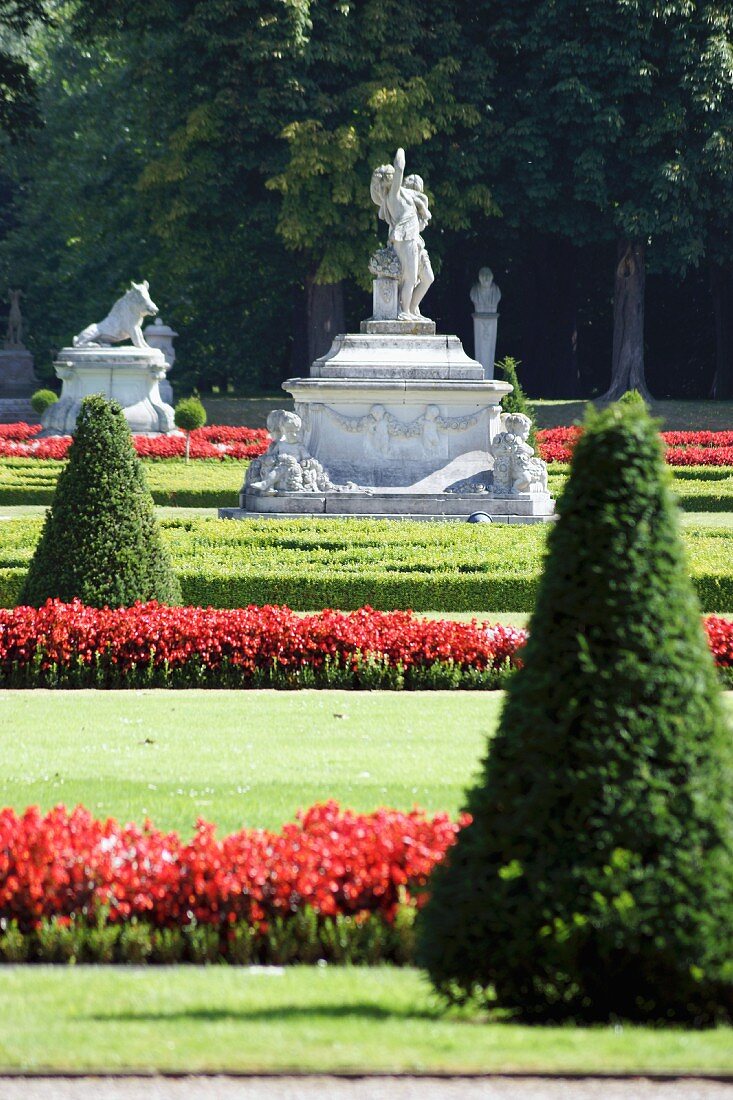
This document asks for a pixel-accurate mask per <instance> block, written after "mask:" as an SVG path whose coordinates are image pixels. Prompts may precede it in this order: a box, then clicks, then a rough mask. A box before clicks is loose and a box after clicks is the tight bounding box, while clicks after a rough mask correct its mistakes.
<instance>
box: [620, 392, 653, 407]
mask: <svg viewBox="0 0 733 1100" xmlns="http://www.w3.org/2000/svg"><path fill="white" fill-rule="evenodd" d="M618 403H619V405H641V406H643V407H644V408H646V407H647V405H646V401H645V400H644V398H643V397H642V395H641V394H640V393H639V391H638V390H627V391H626V393H624V394H622V396H621V397H619V399H618Z"/></svg>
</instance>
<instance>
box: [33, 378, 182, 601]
mask: <svg viewBox="0 0 733 1100" xmlns="http://www.w3.org/2000/svg"><path fill="white" fill-rule="evenodd" d="M180 595H181V594H180V587H179V584H178V581H177V579H176V577H175V574H174V573H173V570H172V568H171V565H170V561H169V559H168V554H167V551H166V550H165V549H164V547H163V543H162V541H161V538H160V532H159V530H158V524H157V521H156V519H155V512H154V507H153V501H152V498H151V496H150V493H149V492H148V488H147V484H146V481H145V473H144V471H143V467H142V464H141V462H140V460H139V458H138V457H137V455H136V454H135V450H134V448H133V445H132V437H131V435H130V431H129V428H128V427H127V422H126V420H125V418H124V416H123V415H122V409H121V408H120V406H119V405H118V404H117V403H116V402H108V401H105V399H104V398H103V397H101V396H100V395H94V396H93V397H87V398H85V399H84V401H83V402H82V407H81V412H80V413H79V419H78V422H77V426H76V434H75V437H74V442H73V444H72V446H71V449H70V451H69V461H68V464H67V466H66V468H65V469H64V470H62V472H61V474H60V475H59V479H58V483H57V486H56V492H55V494H54V499H53V503H52V505H51V508H50V509H49V512H48V515H47V516H46V521H45V524H44V527H43V531H42V533H41V539H40V541H39V543H38V546H37V547H36V551H35V554H34V556H33V558H32V560H31V564H30V568H29V570H28V573H27V575H26V578H25V583H24V586H23V589H22V591H21V594H20V601H19V602H20V603H23V604H31V605H33V606H40V605H41V604H42V603H44V602H45V601H46V600H47V599H49V598H53V597H58V598H59V599H62V600H72V599H74V598H75V597H77V598H79V599H80V600H83V601H84V603H86V604H90V605H92V606H94V607H102V606H103V605H104V604H109V605H110V606H113V607H121V606H125V605H128V604H132V603H134V602H135V601H136V600H159V601H160V602H161V603H178V602H180Z"/></svg>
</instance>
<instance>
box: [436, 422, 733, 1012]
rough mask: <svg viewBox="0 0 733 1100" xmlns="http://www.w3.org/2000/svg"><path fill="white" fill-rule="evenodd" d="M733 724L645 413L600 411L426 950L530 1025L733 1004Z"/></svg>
mask: <svg viewBox="0 0 733 1100" xmlns="http://www.w3.org/2000/svg"><path fill="white" fill-rule="evenodd" d="M731 740H732V738H731V732H730V730H729V729H728V728H727V727H726V723H725V721H724V719H723V717H722V711H721V700H720V692H719V688H718V685H717V681H716V678H715V672H714V668H713V663H712V659H711V656H710V654H709V652H708V649H707V646H706V644H705V640H704V637H703V632H702V628H701V621H700V610H699V607H698V604H697V600H696V598H695V595H694V592H693V589H692V585H691V582H690V580H689V578H688V573H687V569H686V565H685V561H684V555H683V551H682V548H681V542H680V538H679V535H678V531H677V520H676V508H675V506H674V504H673V503H672V501H671V498H670V492H669V488H668V479H667V471H666V469H665V468H664V464H663V459H662V453H661V445H660V442H659V439H658V436H657V433H656V429H655V424H654V422H653V421H652V420H650V418H649V416H648V415H647V413H646V410H645V409H644V407H643V406H639V405H638V404H637V403H633V402H629V403H626V404H625V405H623V406H621V405H616V406H612V407H610V408H609V409H607V410H606V411H605V412H603V413H595V414H592V415H591V416H590V417H589V419H588V421H587V423H586V432H585V434H584V436H583V437H582V438H581V439H580V441H579V442H578V444H577V447H576V449H575V455H574V458H573V464H572V470H571V474H570V478H569V480H568V484H567V487H566V489H565V492H564V494H563V496H562V499H561V501H560V520H559V522H558V524H557V526H556V527H555V528H554V529H553V530H552V532H551V533H550V538H549V553H548V557H547V562H546V566H545V572H544V576H543V579H542V582H541V585H540V590H539V594H538V599H537V606H536V609H535V612H534V615H533V617H532V620H531V624H530V638H529V643H528V645H527V647H526V650H525V652H524V667H523V668H522V669H521V670H520V671H519V672H517V673H516V675H515V676H514V677H513V679H512V681H511V684H510V687H509V691H508V695H507V699H506V702H505V705H504V710H503V713H502V718H501V722H500V726H499V730H498V732H497V735H496V737H495V738H494V740H493V741H492V742H491V743H490V746H489V749H488V753H487V756H486V759H485V761H484V764H483V773H482V776H481V780H480V782H479V783H478V785H477V786H476V787H475V788H474V789H473V791H471V793H470V795H469V797H468V806H467V809H468V810H469V812H470V813H471V814H472V815H473V824H471V825H470V826H469V827H468V828H466V829H465V830H464V831H463V832H462V833H461V834H460V836H459V838H458V841H457V844H456V846H455V848H453V849H451V851H450V853H449V856H448V859H447V861H446V863H445V864H444V865H443V866H441V867H439V868H438V869H437V871H436V873H435V875H434V877H433V879H432V881H431V884H430V889H431V898H430V900H429V901H428V903H427V906H426V908H425V910H424V912H423V914H422V916H421V920H420V924H419V929H418V933H419V940H418V943H419V959H420V962H421V963H422V965H423V966H425V967H426V968H427V970H428V973H429V975H430V978H431V979H432V981H433V983H434V985H435V986H436V987H437V989H438V990H439V991H440V992H441V993H442V994H444V995H445V996H446V997H448V998H449V999H451V1000H458V1001H460V1000H465V999H469V998H470V997H472V996H474V995H477V996H478V998H479V1000H481V1001H482V1002H483V1003H484V1004H490V1005H497V1006H501V1007H503V1008H506V1009H509V1010H510V1011H511V1012H512V1013H514V1014H515V1015H516V1016H517V1017H519V1018H522V1019H525V1020H552V1019H562V1018H575V1019H579V1020H589V1021H590V1020H609V1019H610V1018H613V1017H622V1018H629V1019H639V1020H662V1021H666V1020H678V1021H681V1022H695V1023H708V1022H712V1021H715V1020H720V1019H730V1018H731V1017H732V1016H733V819H732V816H731V814H732V805H731V795H732V792H733V774H732V770H731Z"/></svg>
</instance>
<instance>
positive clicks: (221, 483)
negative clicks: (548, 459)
mask: <svg viewBox="0 0 733 1100" xmlns="http://www.w3.org/2000/svg"><path fill="white" fill-rule="evenodd" d="M143 465H144V467H145V472H146V475H147V479H148V487H149V489H150V492H151V494H152V497H153V500H154V501H155V503H156V504H158V505H164V506H168V507H177V508H226V507H235V506H236V505H237V504H238V498H239V490H240V488H241V485H242V481H243V480H244V472H245V470H246V467H247V463H246V462H240V461H237V460H235V459H224V460H222V461H219V460H217V459H196V460H195V461H194V462H190V463H189V465H188V466H186V464H185V462H184V461H183V459H160V460H155V461H152V460H145V459H144V460H143ZM64 466H65V463H64V462H55V461H52V460H50V459H35V458H0V506H2V505H5V506H6V507H10V506H11V505H23V504H50V503H51V501H52V499H53V493H54V489H55V487H56V480H57V478H58V476H59V473H60V472H61V470H62V469H63V468H64ZM567 472H568V467H567V466H565V465H561V464H559V463H554V464H552V465H551V466H550V467H549V473H550V490H551V492H552V493H553V494H554V495H555V496H559V494H560V493H561V492H562V490H563V487H564V485H565V482H566V481H567ZM672 472H673V478H674V482H673V491H674V493H675V495H676V496H677V498H678V501H679V504H680V506H681V507H682V508H684V510H685V511H687V512H733V467H729V466H690V467H686V466H683V467H674V468H673V471H672Z"/></svg>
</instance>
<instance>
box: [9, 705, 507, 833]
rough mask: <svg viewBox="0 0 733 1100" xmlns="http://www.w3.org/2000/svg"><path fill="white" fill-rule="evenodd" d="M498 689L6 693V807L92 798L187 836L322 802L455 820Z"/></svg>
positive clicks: (95, 804)
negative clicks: (419, 810) (416, 810)
mask: <svg viewBox="0 0 733 1100" xmlns="http://www.w3.org/2000/svg"><path fill="white" fill-rule="evenodd" d="M500 705H501V694H500V693H498V692H491V693H484V692H470V693H469V692H460V693H455V692H422V693H419V694H418V693H416V694H412V693H394V694H392V693H389V692H371V693H369V692H344V691H320V692H316V691H302V692H293V693H290V692H274V691H243V692H236V691H179V692H166V691H110V692H94V691H0V718H1V719H2V728H3V729H4V730H5V731H6V735H5V736H4V737H3V738H2V739H0V805H2V806H14V807H16V808H17V809H24V808H25V807H26V806H28V805H31V804H38V805H40V806H41V807H42V808H43V809H49V808H50V807H51V806H54V805H56V804H58V803H59V802H63V803H65V804H66V805H67V806H72V805H76V804H77V803H80V802H81V803H83V804H84V805H85V806H87V807H88V808H89V809H90V810H91V811H92V812H93V813H94V814H95V816H98V817H107V816H109V815H112V816H114V817H117V818H121V819H124V820H125V821H138V822H141V821H142V820H143V818H145V817H146V816H149V817H150V818H151V819H152V820H153V821H154V822H155V824H156V825H158V826H160V827H162V828H175V829H180V830H181V831H182V832H184V833H186V834H187V835H188V834H189V833H190V832H191V830H192V827H193V825H194V822H195V820H196V818H197V817H198V816H202V817H206V818H208V819H209V820H211V821H214V822H216V824H217V825H218V826H219V829H220V830H221V831H229V830H232V829H236V828H239V827H241V826H242V825H243V824H247V825H256V826H263V827H272V828H276V829H277V828H279V827H280V826H281V825H282V824H283V822H285V821H288V820H290V819H292V817H293V815H294V814H295V812H296V811H297V810H298V809H300V808H304V807H306V806H309V805H311V804H312V803H313V802H317V801H324V800H326V799H329V798H336V799H338V800H339V801H340V802H342V803H343V804H344V805H347V806H350V807H353V808H354V809H358V810H373V809H375V808H376V807H378V806H394V807H398V808H401V809H411V808H412V806H414V805H415V804H417V805H419V806H421V807H423V808H425V809H427V810H430V811H438V810H447V811H449V812H450V813H451V814H455V813H456V812H457V811H458V809H459V808H460V805H461V801H462V795H463V791H464V789H465V787H466V785H467V784H468V783H470V782H471V779H472V777H473V776H474V774H475V772H476V769H477V767H478V762H479V760H480V757H481V755H482V753H483V749H484V746H485V744H486V739H487V736H488V735H489V734H490V733H491V732H492V731H493V729H494V727H495V724H496V720H497V717H498V712H499V707H500Z"/></svg>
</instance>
